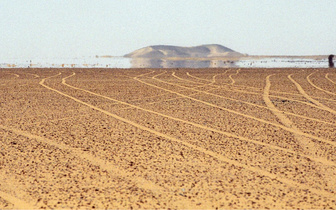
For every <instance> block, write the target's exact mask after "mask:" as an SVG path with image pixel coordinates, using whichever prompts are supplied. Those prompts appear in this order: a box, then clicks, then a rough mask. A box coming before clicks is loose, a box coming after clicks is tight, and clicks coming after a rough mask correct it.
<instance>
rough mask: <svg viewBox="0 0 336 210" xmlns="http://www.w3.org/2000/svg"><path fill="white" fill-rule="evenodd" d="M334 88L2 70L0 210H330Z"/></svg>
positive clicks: (267, 77)
mask: <svg viewBox="0 0 336 210" xmlns="http://www.w3.org/2000/svg"><path fill="white" fill-rule="evenodd" d="M213 53H216V52H213ZM335 82H336V73H335V72H334V71H333V70H332V69H237V68H225V69H220V68H216V69H150V70H147V69H124V70H120V69H0V95H1V98H2V100H1V102H0V108H1V112H0V157H1V158H0V208H1V209H13V208H15V209H16V208H18V209H22V208H76V209H77V208H113V209H116V208H151V209H153V208H193V209H205V208H207V209H208V208H213V209H214V208H224V209H228V208H239V209H242V208H262V209H265V208H276V209H280V208H286V209H288V208H290V209H293V208H305V209H327V208H336V200H335V197H336V191H335V189H336V182H335V180H336V138H335V128H336V118H335V113H336V95H335V94H336V86H335Z"/></svg>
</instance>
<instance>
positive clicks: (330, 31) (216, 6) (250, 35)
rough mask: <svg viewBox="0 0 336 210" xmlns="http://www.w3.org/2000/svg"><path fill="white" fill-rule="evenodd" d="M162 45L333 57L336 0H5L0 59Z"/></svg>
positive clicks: (0, 0)
mask: <svg viewBox="0 0 336 210" xmlns="http://www.w3.org/2000/svg"><path fill="white" fill-rule="evenodd" d="M158 44H165V45H178V46H196V45H201V44H221V45H224V46H226V47H229V48H231V49H233V50H236V51H238V52H241V53H248V54H252V55H310V54H313V55H317V54H330V53H336V0H169V1H167V0H0V56H1V57H2V58H52V57H77V56H92V55H124V54H126V53H129V52H131V51H134V50H136V49H139V48H142V47H145V46H149V45H158Z"/></svg>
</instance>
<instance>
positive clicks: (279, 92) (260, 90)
mask: <svg viewBox="0 0 336 210" xmlns="http://www.w3.org/2000/svg"><path fill="white" fill-rule="evenodd" d="M187 75H188V76H190V77H193V78H196V79H198V80H206V79H202V78H198V77H195V76H192V75H190V74H189V73H187ZM207 81H209V80H207ZM223 84H224V86H220V87H222V88H225V87H226V86H231V87H235V88H236V87H244V88H249V89H254V90H255V91H259V92H262V91H263V90H262V89H259V88H255V87H250V86H244V85H231V84H229V83H223ZM227 90H228V91H233V90H229V89H227ZM233 92H242V93H248V94H256V95H262V93H258V92H249V91H245V90H237V89H236V90H234V91H233ZM271 92H272V93H278V94H286V95H292V96H300V97H301V96H302V95H300V94H296V93H287V92H281V91H271ZM270 96H272V97H275V98H280V99H286V100H290V101H295V102H299V103H304V104H306V105H308V106H313V107H315V106H314V105H312V104H309V103H306V102H304V101H299V100H295V99H291V98H286V97H282V96H276V95H270ZM312 98H316V99H322V100H327V101H333V102H335V101H336V100H333V99H329V98H321V97H312ZM316 108H317V107H316Z"/></svg>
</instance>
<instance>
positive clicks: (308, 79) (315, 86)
mask: <svg viewBox="0 0 336 210" xmlns="http://www.w3.org/2000/svg"><path fill="white" fill-rule="evenodd" d="M315 73H316V72H313V73H311V74H309V75H308V76H307V78H306V79H307V81H308V82H309V84H311V85H312V86H313V87H314V88H316V89H318V90H320V91H323V92H325V93H328V94H330V95H334V96H336V93H332V92H330V91H327V90H325V89H322V88H320V87H318V86H317V85H315V84H314V83H313V82H312V81H311V80H310V78H309V77H310V76H311V75H313V74H315ZM327 79H328V78H327Z"/></svg>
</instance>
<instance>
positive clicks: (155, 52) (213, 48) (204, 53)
mask: <svg viewBox="0 0 336 210" xmlns="http://www.w3.org/2000/svg"><path fill="white" fill-rule="evenodd" d="M242 56H244V55H243V54H241V53H239V52H236V51H234V50H232V49H230V48H227V47H224V46H222V45H218V44H211V45H201V46H195V47H179V46H170V45H155V46H149V47H144V48H141V49H138V50H135V51H134V52H131V53H129V54H126V55H125V56H124V57H128V58H150V59H159V58H183V59H185V58H214V57H242Z"/></svg>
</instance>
